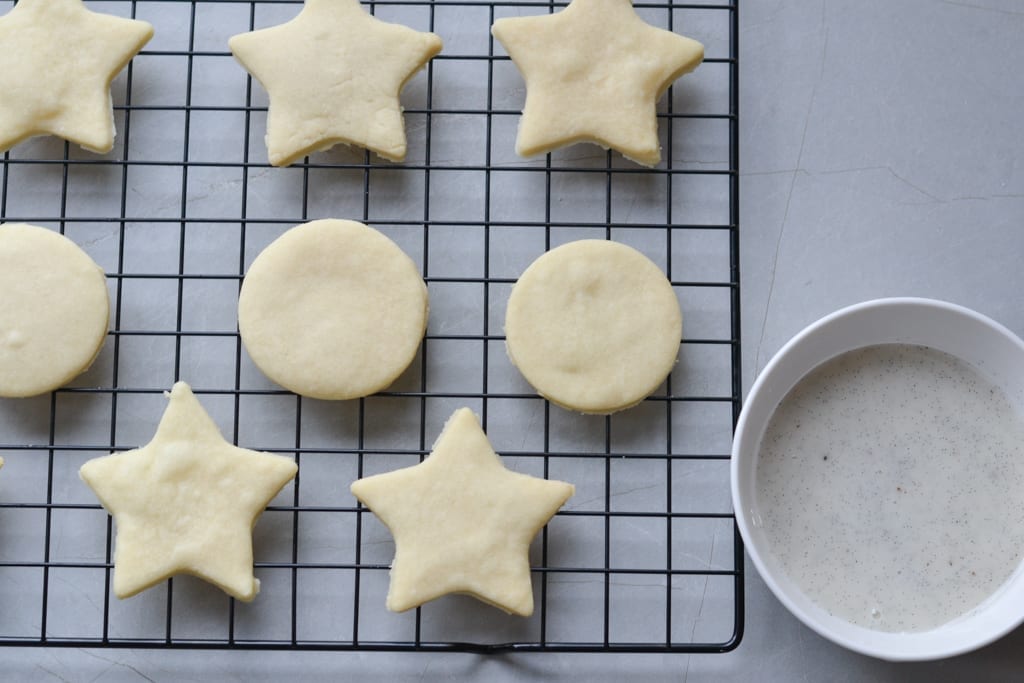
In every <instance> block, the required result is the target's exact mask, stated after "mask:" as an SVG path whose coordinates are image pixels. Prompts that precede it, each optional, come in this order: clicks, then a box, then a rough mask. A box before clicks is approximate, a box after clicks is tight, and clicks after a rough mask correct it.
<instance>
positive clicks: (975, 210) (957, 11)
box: [0, 0, 1024, 681]
mask: <svg viewBox="0 0 1024 683" xmlns="http://www.w3.org/2000/svg"><path fill="white" fill-rule="evenodd" d="M740 9H741V12H740V25H741V33H740V51H741V60H740V64H741V70H740V74H741V98H740V99H741V102H740V104H741V107H740V115H741V131H742V132H741V169H742V174H741V175H742V181H741V223H740V224H741V263H742V266H741V273H742V301H743V306H742V316H743V330H742V333H743V336H742V343H743V369H744V385H745V387H749V386H750V383H751V382H752V380H753V378H754V377H755V376H756V373H757V371H758V370H759V369H760V368H761V367H763V366H764V364H765V363H766V362H767V361H768V359H770V358H771V356H772V354H773V353H774V352H775V351H776V350H777V349H778V348H779V347H780V346H781V345H782V344H784V343H785V342H786V341H787V340H788V339H789V338H790V337H791V336H792V335H793V334H795V333H796V332H798V331H799V330H800V329H802V328H803V327H804V326H805V325H807V324H808V323H810V322H812V321H814V320H815V319H817V318H818V317H820V316H822V315H824V314H826V313H828V312H830V311H833V310H835V309H837V308H840V307H843V306H845V305H848V304H851V303H855V302H858V301H863V300H867V299H872V298H876V297H883V296H900V295H905V296H925V297H932V298H939V299H946V300H949V301H952V302H955V303H958V304H962V305H965V306H968V307H971V308H974V309H976V310H978V311H980V312H981V313H983V314H986V315H988V316H990V317H992V318H994V319H996V320H998V321H1000V322H1002V323H1003V324H1005V325H1006V326H1007V327H1009V328H1010V329H1011V330H1013V331H1014V332H1016V333H1018V334H1024V303H1022V300H1021V295H1020V292H1021V291H1024V268H1022V267H1021V264H1020V261H1021V255H1022V254H1024V116H1022V112H1024V72H1022V68H1024V6H1022V5H1021V3H1020V2H1019V1H1018V0H970V1H964V2H959V1H954V0H763V1H761V0H758V1H754V2H746V3H743V4H742V5H741V8H740ZM684 32H685V30H684ZM746 587H747V600H746V631H745V636H744V639H743V642H742V644H741V645H740V646H739V648H738V649H736V650H735V651H734V652H731V653H728V654H723V655H693V656H686V655H552V654H536V655H502V656H493V657H481V656H476V655H468V654H451V655H448V654H445V655H441V654H415V653H413V654H375V653H289V652H258V653H250V652H195V651H173V652H169V651H160V650H152V651H131V650H73V649H43V648H0V671H4V672H6V674H5V676H6V677H10V679H11V680H26V679H29V678H38V679H41V680H46V679H49V678H51V677H52V678H54V679H60V680H97V681H113V680H140V679H149V680H202V679H207V678H216V679H218V680H239V681H242V680H245V681H271V680H300V679H302V680H308V679H312V678H315V677H322V678H325V679H328V678H329V679H343V680H382V681H404V680H437V679H444V680H489V681H505V680H507V681H512V680H542V679H553V678H564V679H566V680H580V681H619V680H622V678H623V676H625V675H635V676H641V677H644V678H651V679H659V680H674V681H683V680H689V681H699V680H715V681H726V680H728V681H748V680H758V681H797V680H807V681H818V680H829V681H880V680H893V681H896V680H899V681H914V680H921V681H925V680H928V681H931V680H957V679H968V678H969V679H970V680H1006V679H1008V678H1010V677H1011V676H1014V675H1019V671H1020V670H1021V665H1022V664H1024V655H1022V654H1020V653H1021V652H1022V651H1024V650H1022V646H1024V631H1022V630H1018V631H1017V632H1015V633H1013V634H1011V635H1009V636H1008V637H1006V638H1005V639H1003V640H1002V641H1000V642H997V643H996V644H994V645H991V646H989V647H987V648H985V649H983V650H981V651H979V652H976V653H973V654H970V655H966V656H963V657H959V658H956V659H953V660H948V661H944V662H935V663H926V664H913V665H906V664H904V665H895V664H890V663H886V662H881V661H876V660H872V659H870V658H866V657H862V656H859V655H855V654H852V653H850V652H847V651H845V650H843V649H841V648H839V647H837V646H834V645H832V644H831V643H829V642H827V641H825V640H823V639H822V638H820V637H818V636H817V635H815V634H814V633H813V632H811V631H810V630H808V629H807V628H805V627H803V626H802V625H801V624H799V623H798V622H797V621H796V620H795V618H793V617H791V616H790V615H789V614H788V612H786V611H785V609H784V608H783V607H782V606H781V605H780V604H779V603H778V601H776V600H775V598H774V597H773V596H772V595H771V594H770V593H769V592H768V591H767V589H766V588H765V587H764V585H763V583H762V582H761V581H760V579H759V577H758V576H757V575H756V572H754V570H753V568H752V567H750V565H749V563H748V575H747V583H746Z"/></svg>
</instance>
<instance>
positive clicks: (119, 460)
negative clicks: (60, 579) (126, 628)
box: [79, 382, 297, 601]
mask: <svg viewBox="0 0 1024 683" xmlns="http://www.w3.org/2000/svg"><path fill="white" fill-rule="evenodd" d="M168 397H169V398H170V404H169V405H168V406H167V410H166V412H164V415H163V418H161V420H160V425H159V427H157V431H156V435H155V436H154V437H153V440H152V441H150V442H149V443H148V444H147V445H146V446H143V447H142V448H139V449H136V450H133V451H128V452H125V453H114V454H112V455H107V456H103V457H101V458H94V459H93V460H90V461H88V462H86V463H85V464H84V465H82V468H81V470H80V471H79V474H80V475H81V477H82V479H83V480H84V481H85V483H86V484H88V485H89V487H90V488H91V489H92V490H93V492H94V493H95V494H96V496H97V497H98V498H99V499H100V502H101V503H102V504H103V507H105V508H106V509H107V511H108V512H109V513H110V514H111V515H113V517H114V521H115V522H117V542H116V544H115V547H114V593H115V594H116V595H117V597H119V598H127V597H131V596H132V595H135V594H136V593H139V592H141V591H143V590H145V589H147V588H149V587H150V586H152V585H154V584H156V583H159V582H160V581H163V580H164V579H167V578H169V577H171V576H173V575H175V574H179V573H185V574H192V575H194V576H198V577H199V578H201V579H205V580H206V581H209V582H211V583H213V584H216V585H217V586H219V587H220V588H221V589H222V590H224V592H226V593H228V594H229V595H231V596H232V597H235V598H238V599H239V600H245V601H249V600H252V599H253V598H254V597H255V596H256V593H258V592H259V585H260V584H259V580H258V579H256V578H255V577H254V576H253V556H252V528H253V527H254V526H255V524H256V518H257V517H259V515H260V513H261V512H262V511H263V508H265V507H266V506H267V503H269V502H270V500H271V499H272V498H273V497H274V496H275V495H277V493H278V492H279V491H280V490H281V489H282V488H283V487H284V485H285V484H287V483H288V482H289V481H290V480H291V479H292V478H293V477H294V476H295V473H296V470H297V468H296V465H295V462H294V461H293V460H291V459H290V458H286V457H283V456H280V455H271V454H269V453H258V452H256V451H250V450H246V449H244V448H238V447H237V446H233V445H231V444H229V443H228V442H227V441H225V440H224V438H223V437H222V436H221V434H220V432H219V431H218V430H217V425H215V424H214V422H213V420H211V419H210V416H209V415H207V413H206V411H205V410H203V407H202V406H201V405H200V404H199V401H198V400H196V397H195V396H194V395H193V394H192V390H191V389H190V388H189V386H188V385H187V384H185V383H184V382H178V383H177V384H175V385H174V387H173V388H172V389H171V392H170V394H169V395H168Z"/></svg>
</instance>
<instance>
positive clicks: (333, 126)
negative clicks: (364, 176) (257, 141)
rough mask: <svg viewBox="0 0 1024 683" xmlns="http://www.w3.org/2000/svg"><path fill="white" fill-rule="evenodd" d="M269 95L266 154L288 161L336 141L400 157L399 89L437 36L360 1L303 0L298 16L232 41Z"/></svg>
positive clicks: (435, 47) (433, 50)
mask: <svg viewBox="0 0 1024 683" xmlns="http://www.w3.org/2000/svg"><path fill="white" fill-rule="evenodd" d="M229 44H230V46H231V52H232V53H234V55H235V58H236V59H237V60H238V61H239V63H241V65H242V66H243V67H245V69H246V70H247V71H248V72H249V73H251V74H252V75H253V76H254V77H255V78H256V79H257V80H258V81H259V82H260V83H262V84H263V87H264V88H266V90H267V93H268V94H269V95H270V110H269V112H268V113H267V138H266V141H267V153H268V156H269V158H270V163H271V164H272V165H274V166H288V165H289V164H291V163H293V162H295V161H297V160H299V159H301V158H302V157H304V156H306V155H307V154H310V153H312V152H316V151H319V150H324V149H328V148H330V147H333V146H334V145H336V144H345V145H356V146H358V147H364V148H366V149H368V150H370V151H371V152H376V153H377V154H378V155H380V156H381V157H383V158H385V159H388V160H390V161H402V160H404V159H405V152H406V139H405V122H404V120H403V118H402V107H401V104H400V102H399V99H398V96H399V92H401V90H402V87H403V86H404V85H405V83H406V81H408V80H409V79H410V78H411V77H412V75H413V74H415V73H416V72H417V71H419V70H420V69H421V68H422V67H423V65H424V64H426V63H427V62H428V61H430V58H431V57H433V56H434V55H436V54H437V53H438V52H440V51H441V39H440V38H439V37H438V36H436V35H435V34H433V33H424V32H420V31H415V30H413V29H411V28H409V27H407V26H401V25H399V24H390V23H387V22H384V21H381V20H380V19H377V18H375V17H373V16H372V15H370V14H368V13H367V12H366V10H364V9H363V7H362V5H360V4H359V1H358V0H306V3H305V5H304V6H303V8H302V11H301V12H299V15H298V16H297V17H295V18H294V19H292V20H291V21H289V22H286V23H284V24H281V25H279V26H273V27H271V28H265V29H261V30H259V31H253V32H251V33H243V34H240V35H237V36H234V37H232V38H231V40H230V41H229Z"/></svg>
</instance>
